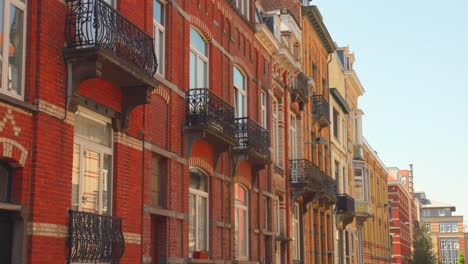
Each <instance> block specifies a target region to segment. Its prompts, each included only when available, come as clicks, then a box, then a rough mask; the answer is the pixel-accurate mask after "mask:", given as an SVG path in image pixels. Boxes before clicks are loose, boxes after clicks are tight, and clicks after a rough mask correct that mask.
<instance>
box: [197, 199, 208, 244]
mask: <svg viewBox="0 0 468 264" xmlns="http://www.w3.org/2000/svg"><path fill="white" fill-rule="evenodd" d="M207 212H208V201H207V199H206V198H205V197H200V196H199V197H198V223H197V224H198V250H208V243H207V242H208V239H207V233H206V231H207V230H206V228H207V222H208V221H207V220H208V219H207Z"/></svg>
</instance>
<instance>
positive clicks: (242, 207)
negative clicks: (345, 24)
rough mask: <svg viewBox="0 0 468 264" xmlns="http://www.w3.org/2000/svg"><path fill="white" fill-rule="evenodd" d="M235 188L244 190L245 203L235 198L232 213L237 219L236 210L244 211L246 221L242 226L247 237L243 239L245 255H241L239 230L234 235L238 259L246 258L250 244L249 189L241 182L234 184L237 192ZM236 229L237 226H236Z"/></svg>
mask: <svg viewBox="0 0 468 264" xmlns="http://www.w3.org/2000/svg"><path fill="white" fill-rule="evenodd" d="M237 188H241V189H243V190H244V194H245V201H243V202H244V203H245V204H242V203H241V202H239V201H238V200H237V198H235V202H234V208H235V210H234V214H235V216H234V217H235V218H236V219H237V217H239V216H238V215H237V211H244V216H245V218H246V219H245V222H246V225H245V226H244V230H243V231H244V234H245V235H246V236H247V239H246V240H245V243H246V245H245V246H246V249H247V252H246V254H245V255H241V254H240V251H241V250H240V249H241V245H240V244H239V243H240V237H239V235H240V230H239V232H237V233H236V235H235V239H236V245H238V246H237V249H236V259H239V260H247V259H248V258H249V249H250V247H249V246H250V245H249V240H250V234H249V198H250V197H249V191H248V189H247V188H246V187H245V186H243V185H242V184H239V183H236V184H235V185H234V189H235V192H236V193H237ZM236 228H237V230H238V228H239V227H236Z"/></svg>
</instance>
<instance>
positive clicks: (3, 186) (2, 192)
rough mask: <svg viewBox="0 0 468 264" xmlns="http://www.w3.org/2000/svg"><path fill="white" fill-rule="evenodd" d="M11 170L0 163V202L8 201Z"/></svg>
mask: <svg viewBox="0 0 468 264" xmlns="http://www.w3.org/2000/svg"><path fill="white" fill-rule="evenodd" d="M10 185H11V169H10V167H9V166H8V165H6V164H5V163H3V162H1V161H0V202H9V201H10Z"/></svg>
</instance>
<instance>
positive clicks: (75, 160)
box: [72, 144, 80, 210]
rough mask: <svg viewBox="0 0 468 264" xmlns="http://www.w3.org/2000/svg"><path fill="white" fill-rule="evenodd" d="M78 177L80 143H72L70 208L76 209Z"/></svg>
mask: <svg viewBox="0 0 468 264" xmlns="http://www.w3.org/2000/svg"><path fill="white" fill-rule="evenodd" d="M79 178H80V145H78V144H74V145H73V167H72V209H73V210H78V197H79Z"/></svg>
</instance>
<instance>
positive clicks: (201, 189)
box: [189, 168, 208, 253]
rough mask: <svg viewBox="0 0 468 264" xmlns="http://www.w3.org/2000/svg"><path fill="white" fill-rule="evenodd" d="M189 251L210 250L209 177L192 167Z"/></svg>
mask: <svg viewBox="0 0 468 264" xmlns="http://www.w3.org/2000/svg"><path fill="white" fill-rule="evenodd" d="M189 214H190V215H189V252H190V253H193V252H194V251H208V177H207V176H206V175H205V174H204V173H202V172H201V171H199V170H197V169H193V168H191V169H190V188H189Z"/></svg>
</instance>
